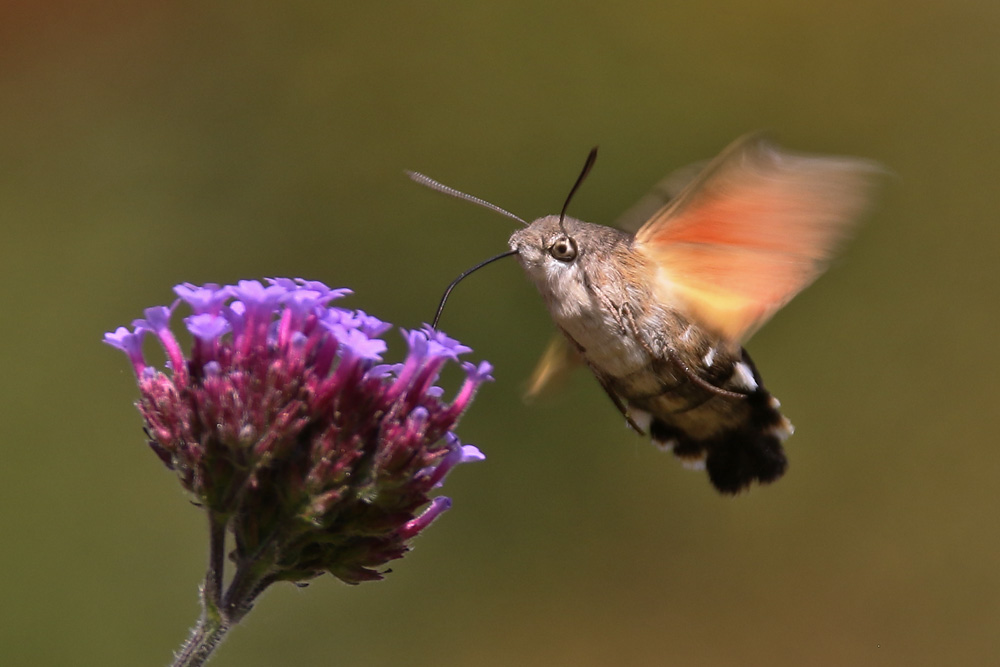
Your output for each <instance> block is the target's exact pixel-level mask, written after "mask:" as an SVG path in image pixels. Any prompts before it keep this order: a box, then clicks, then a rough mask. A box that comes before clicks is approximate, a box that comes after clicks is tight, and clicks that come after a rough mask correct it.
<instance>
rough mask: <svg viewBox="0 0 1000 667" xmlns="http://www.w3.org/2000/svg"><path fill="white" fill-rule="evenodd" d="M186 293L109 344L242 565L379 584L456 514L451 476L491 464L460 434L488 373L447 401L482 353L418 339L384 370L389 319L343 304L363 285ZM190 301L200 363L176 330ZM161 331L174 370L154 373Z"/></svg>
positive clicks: (285, 282)
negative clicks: (448, 372)
mask: <svg viewBox="0 0 1000 667" xmlns="http://www.w3.org/2000/svg"><path fill="white" fill-rule="evenodd" d="M174 291H175V292H176V294H177V296H178V297H179V298H178V299H177V301H175V302H174V303H173V305H171V306H170V307H162V306H161V307H154V308H148V309H147V310H146V311H145V317H144V318H143V319H138V320H135V321H134V322H133V327H132V330H129V329H127V328H125V327H120V328H118V329H117V330H116V331H115V332H113V333H108V334H105V337H104V340H105V342H106V343H108V344H109V345H112V346H113V347H116V348H118V349H120V350H122V351H124V352H125V353H126V355H128V358H129V360H130V361H131V363H132V366H133V367H134V369H135V373H136V377H137V379H138V384H139V390H140V393H141V398H140V400H139V402H138V404H137V406H138V408H139V411H140V413H141V414H142V417H143V419H144V421H145V425H146V432H147V434H148V436H149V444H150V446H151V447H152V448H153V450H154V451H155V452H156V453H157V455H159V457H160V458H161V459H162V460H163V462H164V463H165V464H166V465H167V467H169V468H170V469H172V470H174V471H175V472H176V473H177V475H178V477H179V478H180V481H181V484H183V485H184V487H185V488H186V489H187V490H188V491H190V492H191V493H192V494H193V495H194V497H195V498H196V500H197V502H198V503H199V504H200V505H202V506H203V507H204V508H205V509H206V510H208V511H209V512H210V513H211V514H212V515H214V516H215V517H217V518H218V517H221V518H222V520H223V521H224V523H226V524H227V525H228V527H229V530H230V531H231V532H232V533H233V534H234V537H235V545H236V548H235V551H234V552H233V554H232V558H233V559H234V560H235V561H236V562H237V563H238V564H239V563H240V562H241V561H246V562H250V561H253V562H254V563H257V564H258V565H259V564H261V563H264V564H266V567H267V568H268V569H267V576H266V577H263V579H266V580H267V581H269V582H270V581H279V580H290V581H303V580H306V579H309V578H312V577H315V576H318V575H319V574H321V573H322V572H330V573H332V574H333V575H334V576H336V577H338V578H340V579H341V580H343V581H345V582H348V583H358V582H360V581H366V580H371V579H380V578H381V576H382V575H381V573H380V572H379V571H378V570H377V569H376V568H378V567H379V566H381V565H383V564H384V563H386V562H387V561H389V560H391V559H394V558H399V557H401V556H402V555H403V554H404V553H405V552H406V551H407V549H408V546H407V542H408V540H410V539H411V538H412V537H413V536H415V535H416V534H417V533H419V532H420V531H422V530H423V529H424V528H425V527H426V526H427V525H428V524H430V523H431V522H432V521H433V520H434V519H435V518H436V517H437V516H438V515H439V514H441V513H442V512H443V511H444V510H446V509H448V507H449V506H450V500H449V499H448V498H445V497H437V498H434V499H433V500H431V499H430V495H429V494H431V493H432V492H433V490H434V489H435V488H436V487H438V486H440V485H441V483H442V481H443V479H444V477H445V475H446V474H447V473H448V471H449V470H451V469H452V468H453V467H454V466H455V465H457V464H459V463H463V462H466V461H474V460H480V459H482V458H483V455H482V454H481V453H480V452H479V450H478V449H476V448H475V447H474V446H472V445H463V444H462V443H461V442H460V441H459V439H458V437H457V436H456V435H455V434H454V433H453V432H452V429H453V428H454V426H455V424H456V423H457V421H458V419H459V417H460V416H461V415H462V413H463V412H464V411H465V409H466V408H467V407H468V405H469V403H470V402H471V400H472V398H473V396H474V394H475V392H476V390H477V388H478V387H479V385H480V384H481V383H482V382H484V381H486V380H490V379H492V378H490V375H489V373H490V371H491V367H490V365H489V364H488V363H486V362H482V363H480V364H478V365H476V364H471V363H468V362H466V363H462V364H461V366H462V368H463V369H464V370H465V374H466V377H465V380H464V382H463V383H462V385H461V387H460V388H459V389H458V391H457V394H456V396H455V397H454V398H453V399H452V400H451V401H450V402H446V401H444V400H442V396H443V390H442V389H441V388H440V387H438V386H436V385H435V382H436V381H437V379H438V377H439V373H440V371H441V369H442V367H443V366H444V365H445V364H446V363H447V362H449V361H455V362H458V361H459V357H460V356H461V355H463V354H465V353H467V352H470V351H471V350H470V349H469V348H468V347H465V346H463V345H461V344H459V343H458V341H455V340H453V339H451V338H449V337H447V336H445V335H444V334H442V333H440V332H438V331H434V330H432V329H430V328H428V327H425V328H423V329H419V330H412V331H406V330H404V331H403V332H402V333H403V337H404V338H405V341H406V344H407V345H408V347H409V353H408V354H407V356H406V358H405V360H404V361H403V363H398V364H386V363H382V362H383V360H382V357H383V355H384V354H385V353H386V350H387V346H386V343H385V341H384V340H382V338H381V336H382V335H383V334H384V333H386V332H387V331H388V330H389V329H390V328H391V325H390V324H388V323H386V322H382V321H381V320H379V319H377V318H375V317H372V316H371V315H368V314H366V313H364V312H362V311H357V310H345V309H342V308H336V307H331V306H329V303H330V302H331V301H333V300H335V299H338V298H340V297H343V296H344V295H346V294H349V290H345V289H331V288H329V287H327V286H326V285H324V284H322V283H319V282H314V281H306V280H301V279H296V280H292V279H287V278H278V279H270V280H268V281H267V284H266V285H265V284H262V283H260V282H257V281H253V280H245V281H240V282H239V283H238V284H236V285H227V286H223V287H220V286H218V285H212V284H208V285H204V286H195V285H191V284H183V285H178V286H177V287H175V288H174ZM181 302H184V303H185V304H187V306H188V307H189V308H190V310H191V314H190V315H189V316H187V317H185V318H184V325H185V327H186V329H187V331H188V333H189V334H190V335H191V339H192V342H191V346H190V352H189V353H188V354H187V355H185V352H184V349H183V347H182V345H181V344H180V343H179V342H178V340H177V338H176V337H175V335H174V333H173V332H172V331H171V329H170V319H171V315H172V314H173V311H174V309H175V308H176V307H177V306H178V304H180V303H181ZM147 334H151V335H152V336H155V338H156V339H157V340H158V341H159V343H160V345H161V346H162V347H163V351H164V353H165V355H166V366H167V369H168V370H169V372H163V371H161V370H159V369H157V368H154V367H153V366H151V365H149V364H148V363H147V361H146V357H145V355H144V354H143V339H144V337H145V336H146V335H147ZM428 502H430V505H428V506H427V507H426V508H425V509H424V510H423V511H422V512H420V511H419V510H420V508H422V507H424V506H425V505H427V503H428ZM255 567H256V566H255Z"/></svg>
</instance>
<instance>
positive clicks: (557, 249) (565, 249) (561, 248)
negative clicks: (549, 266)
mask: <svg viewBox="0 0 1000 667" xmlns="http://www.w3.org/2000/svg"><path fill="white" fill-rule="evenodd" d="M549 254H550V255H552V256H553V257H554V258H555V259H558V260H559V261H560V262H572V261H573V260H574V259H576V241H574V240H573V239H572V238H570V237H569V236H560V237H559V238H557V239H556V240H555V242H554V243H553V244H552V245H551V246H549Z"/></svg>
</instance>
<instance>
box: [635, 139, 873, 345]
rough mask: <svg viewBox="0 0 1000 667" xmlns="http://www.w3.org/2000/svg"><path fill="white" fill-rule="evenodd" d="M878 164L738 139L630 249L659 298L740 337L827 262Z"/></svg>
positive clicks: (863, 201)
mask: <svg viewBox="0 0 1000 667" xmlns="http://www.w3.org/2000/svg"><path fill="white" fill-rule="evenodd" d="M878 171H879V169H878V168H877V166H876V165H875V164H874V163H871V162H867V161H865V160H859V159H855V158H841V157H819V156H810V155H798V154H795V153H788V152H785V151H782V150H781V149H779V148H777V147H775V146H773V145H771V144H769V143H767V142H766V141H764V140H763V139H761V138H759V137H756V136H752V137H748V138H744V139H741V140H738V141H737V142H736V143H734V144H733V145H731V146H730V147H729V148H727V149H726V150H725V151H724V152H723V153H722V154H721V155H720V156H719V157H717V158H716V159H715V160H713V161H712V162H711V163H710V164H709V165H708V167H706V169H705V170H704V172H703V173H702V174H701V175H700V176H699V177H698V179H697V180H695V181H694V182H693V183H691V184H690V185H689V186H688V187H687V188H686V189H685V190H684V192H682V193H681V194H680V195H678V196H677V198H676V199H674V200H673V201H672V202H670V203H669V204H667V205H666V206H664V207H663V208H662V209H660V210H659V211H658V212H657V213H656V214H655V215H653V217H652V218H650V219H649V220H648V221H647V222H646V224H645V225H643V226H642V228H641V229H639V231H638V232H637V233H636V250H637V251H639V252H642V253H644V254H645V255H646V256H647V257H648V258H649V259H650V260H651V261H653V262H654V263H655V264H656V265H657V266H658V267H659V270H658V272H657V278H656V290H657V294H658V296H659V297H660V298H662V299H664V300H665V301H668V302H669V303H675V304H679V305H680V306H681V308H682V309H684V310H685V311H686V312H688V313H689V314H690V315H691V316H692V317H693V318H694V320H695V321H696V322H698V323H699V324H701V325H703V326H705V327H707V328H708V329H710V330H712V331H714V332H715V333H717V334H718V335H721V336H723V337H725V338H727V339H729V340H732V341H742V340H745V339H746V338H748V337H749V336H750V335H751V334H753V332H754V331H756V330H757V329H758V328H759V327H760V326H761V325H763V324H764V323H765V322H766V321H767V320H768V319H770V317H771V316H772V315H774V313H775V312H777V311H778V309H780V308H781V307H782V306H784V305H785V304H786V303H788V301H789V300H791V298H792V297H794V296H795V295H796V294H797V293H798V292H799V291H801V290H802V289H803V288H805V287H806V286H807V285H809V283H811V282H812V281H813V280H815V278H816V277H817V276H818V275H819V274H820V273H821V272H822V271H823V269H824V268H825V265H826V262H827V260H828V259H829V257H830V255H831V254H832V252H833V251H834V250H835V247H836V245H837V243H838V242H839V241H840V240H842V239H843V238H844V237H845V236H846V235H847V233H848V231H849V229H850V227H851V225H852V224H853V222H854V221H855V220H856V219H857V217H858V216H859V215H860V214H861V213H862V211H863V209H864V208H865V205H866V203H867V201H868V190H869V186H870V183H871V176H872V175H873V174H875V173H877V172H878Z"/></svg>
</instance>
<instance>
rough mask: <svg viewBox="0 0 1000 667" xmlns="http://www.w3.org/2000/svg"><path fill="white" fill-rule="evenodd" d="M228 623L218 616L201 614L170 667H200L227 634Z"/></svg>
mask: <svg viewBox="0 0 1000 667" xmlns="http://www.w3.org/2000/svg"><path fill="white" fill-rule="evenodd" d="M230 627H231V625H230V623H229V622H228V621H226V620H224V619H222V618H221V617H219V616H215V615H209V614H202V616H201V618H200V619H199V620H198V625H196V626H195V627H194V629H193V630H192V631H191V636H190V637H188V640H187V641H186V642H184V646H182V647H181V650H180V652H179V653H178V654H177V657H176V658H174V662H173V665H172V667H200V666H201V665H204V664H205V662H206V661H207V660H208V658H209V656H211V655H212V651H214V650H215V649H216V647H218V645H219V644H220V643H222V640H223V639H224V638H225V636H226V633H227V632H229V628H230Z"/></svg>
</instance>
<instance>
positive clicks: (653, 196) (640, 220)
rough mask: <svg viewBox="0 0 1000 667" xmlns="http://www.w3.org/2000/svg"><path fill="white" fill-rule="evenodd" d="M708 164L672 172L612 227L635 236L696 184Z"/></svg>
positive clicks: (701, 163) (704, 162)
mask: <svg viewBox="0 0 1000 667" xmlns="http://www.w3.org/2000/svg"><path fill="white" fill-rule="evenodd" d="M707 164H708V162H707V161H704V160H703V161H701V162H696V163H695V164H689V165H688V166H686V167H681V168H680V169H676V170H674V171H672V172H670V173H669V174H667V175H666V177H664V178H663V179H662V180H661V181H659V182H658V183H657V184H656V185H654V186H653V187H652V188H651V189H650V190H649V192H647V193H646V195H645V196H644V197H643V198H642V199H640V200H639V201H637V202H636V203H635V204H633V205H632V206H631V207H630V208H628V209H626V210H625V212H624V213H622V214H621V215H620V216H618V218H617V219H616V220H615V222H614V224H613V225H612V227H617V228H618V229H623V230H625V231H626V232H632V233H633V234H634V233H635V232H637V231H638V230H639V228H640V227H642V226H643V225H644V224H646V222H647V221H648V220H649V219H650V218H652V217H653V214H655V213H656V212H657V211H659V210H660V209H661V208H663V207H664V206H665V205H666V204H668V203H669V202H670V201H672V200H673V199H675V198H676V197H677V196H678V195H680V194H681V193H682V192H684V188H686V187H687V186H688V185H690V184H691V183H692V182H694V180H695V179H696V178H697V177H698V175H699V174H701V172H703V171H704V170H705V166H706V165H707Z"/></svg>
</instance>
